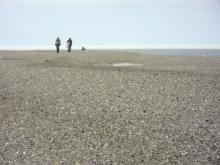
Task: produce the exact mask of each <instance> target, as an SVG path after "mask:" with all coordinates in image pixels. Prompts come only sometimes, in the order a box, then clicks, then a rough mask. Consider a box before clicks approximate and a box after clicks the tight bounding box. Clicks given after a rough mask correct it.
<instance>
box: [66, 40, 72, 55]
mask: <svg viewBox="0 0 220 165" xmlns="http://www.w3.org/2000/svg"><path fill="white" fill-rule="evenodd" d="M71 47H72V39H71V38H69V39H68V40H67V48H68V52H71Z"/></svg>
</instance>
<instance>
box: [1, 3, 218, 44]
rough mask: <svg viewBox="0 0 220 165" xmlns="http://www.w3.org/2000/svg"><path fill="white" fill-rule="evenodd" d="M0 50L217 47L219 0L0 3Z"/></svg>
mask: <svg viewBox="0 0 220 165" xmlns="http://www.w3.org/2000/svg"><path fill="white" fill-rule="evenodd" d="M0 20H1V23H0V45H50V44H54V41H55V39H56V37H57V36H59V37H60V38H61V41H62V42H66V40H67V39H68V38H69V37H71V38H72V40H73V43H74V44H115V45H120V44H127V45H139V44H140V45H141V44H142V45H143V44H149V45H220V0H0Z"/></svg>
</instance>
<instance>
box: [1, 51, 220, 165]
mask: <svg viewBox="0 0 220 165" xmlns="http://www.w3.org/2000/svg"><path fill="white" fill-rule="evenodd" d="M0 164H2V165H35V164H36V165H41V164H44V165H148V164H149V165H170V164H185V165H189V164H192V165H194V164H195V165H197V164H198V165H199V164H209V165H218V164H220V57H198V56H197V57H193V56H191V57H189V56H188V57H185V56H178V57H176V56H159V55H144V54H138V53H134V52H126V51H110V50H109V51H105V50H102V51H95V50H93V51H92V50H91V51H90V50H88V51H72V52H71V53H67V52H64V51H61V53H60V54H56V53H55V52H53V51H0Z"/></svg>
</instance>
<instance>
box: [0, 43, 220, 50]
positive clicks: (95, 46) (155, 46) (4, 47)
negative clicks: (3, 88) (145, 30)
mask: <svg viewBox="0 0 220 165" xmlns="http://www.w3.org/2000/svg"><path fill="white" fill-rule="evenodd" d="M82 46H84V47H85V48H86V49H90V50H97V49H220V44H219V45H208V44H207V45H195V44H194V45H193V44H191V45H189V44H188V45H187V44H185V45H177V44H176V45H175V44H167V45H165V44H163V45H161V44H117V45H116V44H76V45H73V46H72V49H73V50H78V49H81V48H82ZM54 49H55V46H54V45H0V50H54ZM60 49H61V50H65V49H67V48H66V46H65V45H61V47H60Z"/></svg>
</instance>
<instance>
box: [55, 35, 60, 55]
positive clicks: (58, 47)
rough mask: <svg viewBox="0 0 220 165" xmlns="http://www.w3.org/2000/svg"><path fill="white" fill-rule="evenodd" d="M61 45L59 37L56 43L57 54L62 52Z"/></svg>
mask: <svg viewBox="0 0 220 165" xmlns="http://www.w3.org/2000/svg"><path fill="white" fill-rule="evenodd" d="M60 45H61V40H60V38H59V37H57V39H56V41H55V46H56V49H57V53H59V52H60Z"/></svg>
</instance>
